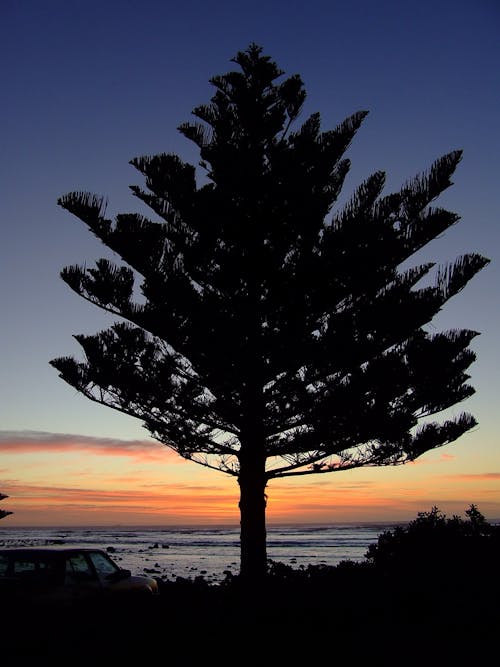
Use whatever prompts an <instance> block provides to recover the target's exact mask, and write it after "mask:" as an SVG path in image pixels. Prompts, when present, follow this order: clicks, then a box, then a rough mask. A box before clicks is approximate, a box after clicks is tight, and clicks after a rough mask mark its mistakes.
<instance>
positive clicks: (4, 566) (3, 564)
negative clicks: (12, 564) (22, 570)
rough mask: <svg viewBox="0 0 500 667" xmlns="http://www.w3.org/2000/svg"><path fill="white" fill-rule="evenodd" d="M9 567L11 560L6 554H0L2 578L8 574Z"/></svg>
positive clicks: (0, 575) (0, 573) (0, 574)
mask: <svg viewBox="0 0 500 667" xmlns="http://www.w3.org/2000/svg"><path fill="white" fill-rule="evenodd" d="M8 565H9V559H8V558H7V556H6V555H5V554H0V577H4V576H5V575H6V574H7V567H8Z"/></svg>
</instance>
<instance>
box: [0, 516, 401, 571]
mask: <svg viewBox="0 0 500 667" xmlns="http://www.w3.org/2000/svg"><path fill="white" fill-rule="evenodd" d="M392 527H393V525H388V524H329V525H315V524H307V525H286V526H276V525H268V527H267V555H268V558H269V559H271V560H272V561H276V562H281V563H285V564H286V565H291V566H292V567H294V568H300V567H301V566H303V567H307V565H309V564H311V565H318V564H325V565H337V564H338V563H339V562H341V561H343V560H351V561H362V560H364V556H365V553H366V551H367V548H368V546H369V545H370V544H371V543H373V542H376V541H377V538H378V535H380V533H382V532H383V531H385V530H389V529H390V528H392ZM24 546H34V547H45V546H51V547H53V546H55V547H61V548H62V547H94V548H100V549H104V550H107V551H108V553H109V554H110V556H111V557H112V558H113V559H114V560H115V561H116V562H117V563H118V564H119V565H120V567H123V568H127V569H129V570H131V571H132V572H133V573H134V574H142V573H150V574H153V575H154V576H157V577H161V578H162V579H165V580H169V579H170V580H175V579H176V578H177V577H184V578H191V579H194V578H195V577H197V576H203V578H204V579H206V580H207V581H209V582H210V583H219V582H220V581H222V580H223V579H224V577H225V576H226V572H230V573H232V574H234V575H236V574H238V572H239V559H240V542H239V527H238V526H220V527H212V526H210V527H207V526H205V527H192V526H184V527H182V526H177V527H175V526H174V527H172V526H168V527H149V526H148V527H144V526H142V527H135V528H131V527H122V526H118V527H99V528H94V527H88V526H86V527H72V528H17V527H16V528H15V527H7V526H1V527H0V548H9V547H24Z"/></svg>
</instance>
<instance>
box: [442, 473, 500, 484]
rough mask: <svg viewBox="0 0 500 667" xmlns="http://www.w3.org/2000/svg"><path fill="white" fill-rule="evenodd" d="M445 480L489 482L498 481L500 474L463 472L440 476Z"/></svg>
mask: <svg viewBox="0 0 500 667" xmlns="http://www.w3.org/2000/svg"><path fill="white" fill-rule="evenodd" d="M441 477H445V478H446V479H460V480H465V481H470V482H478V481H484V482H491V481H492V480H496V479H500V472H464V473H457V474H455V475H441Z"/></svg>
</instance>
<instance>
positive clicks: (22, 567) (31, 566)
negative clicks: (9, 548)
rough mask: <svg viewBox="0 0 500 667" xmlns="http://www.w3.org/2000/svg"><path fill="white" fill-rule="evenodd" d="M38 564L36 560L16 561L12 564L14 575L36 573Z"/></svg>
mask: <svg viewBox="0 0 500 667" xmlns="http://www.w3.org/2000/svg"><path fill="white" fill-rule="evenodd" d="M35 569H36V563H35V561H34V560H27V559H17V558H16V559H15V560H14V562H13V564H12V571H13V572H14V574H24V573H25V572H34V571H35Z"/></svg>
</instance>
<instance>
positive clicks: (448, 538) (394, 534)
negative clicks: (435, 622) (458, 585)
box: [366, 505, 500, 576]
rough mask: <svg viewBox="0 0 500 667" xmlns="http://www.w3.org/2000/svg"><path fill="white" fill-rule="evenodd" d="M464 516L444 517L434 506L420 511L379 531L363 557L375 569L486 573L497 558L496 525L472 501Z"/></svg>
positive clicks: (499, 559)
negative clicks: (405, 521)
mask: <svg viewBox="0 0 500 667" xmlns="http://www.w3.org/2000/svg"><path fill="white" fill-rule="evenodd" d="M465 515H466V518H465V519H463V518H462V517H460V516H452V517H447V516H446V515H445V514H444V513H443V512H441V510H439V509H438V508H437V507H433V508H432V509H431V511H430V512H421V513H419V514H418V516H417V518H416V519H415V520H414V521H411V522H410V523H409V524H408V525H407V526H399V527H397V528H395V529H394V530H392V531H387V532H384V533H382V534H381V535H380V536H379V538H378V541H377V543H376V544H372V545H370V547H369V549H368V552H367V554H366V557H367V559H368V561H369V562H370V563H372V564H373V565H374V566H375V567H376V568H377V569H379V570H382V571H386V572H391V573H401V572H405V571H406V572H413V573H415V572H419V571H420V572H425V573H426V574H429V573H432V574H434V575H436V574H437V575H438V576H442V571H443V569H444V570H446V573H447V574H448V575H449V573H450V572H454V571H455V570H457V569H462V570H463V569H464V568H466V569H467V570H471V569H477V571H478V572H479V571H480V570H481V569H483V570H487V571H489V572H490V573H491V572H492V570H493V569H494V567H496V566H497V564H498V563H499V562H500V527H499V526H494V525H491V524H490V523H488V521H486V519H485V517H484V516H483V515H482V514H481V512H480V511H479V510H478V508H477V507H476V506H475V505H471V506H470V507H469V509H468V510H466V511H465Z"/></svg>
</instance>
